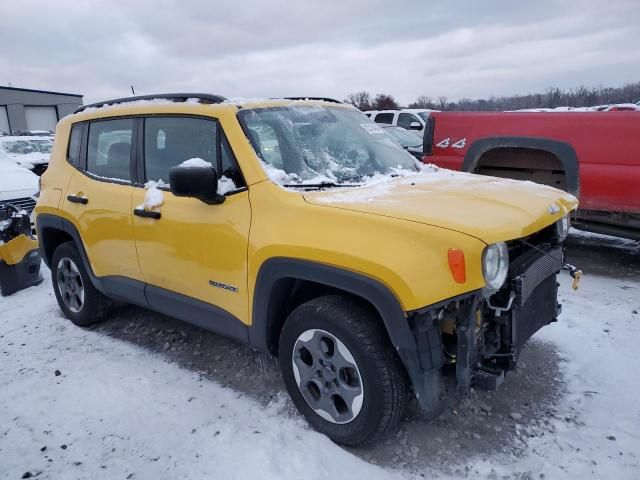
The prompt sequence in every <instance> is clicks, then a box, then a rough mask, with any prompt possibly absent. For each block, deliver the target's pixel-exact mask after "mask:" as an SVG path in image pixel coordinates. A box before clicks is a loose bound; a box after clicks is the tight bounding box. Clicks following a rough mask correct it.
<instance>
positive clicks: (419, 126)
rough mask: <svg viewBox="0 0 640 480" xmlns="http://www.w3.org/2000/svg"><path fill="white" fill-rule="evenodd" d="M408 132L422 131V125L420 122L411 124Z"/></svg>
mask: <svg viewBox="0 0 640 480" xmlns="http://www.w3.org/2000/svg"><path fill="white" fill-rule="evenodd" d="M409 130H422V124H421V123H420V122H411V124H410V125H409Z"/></svg>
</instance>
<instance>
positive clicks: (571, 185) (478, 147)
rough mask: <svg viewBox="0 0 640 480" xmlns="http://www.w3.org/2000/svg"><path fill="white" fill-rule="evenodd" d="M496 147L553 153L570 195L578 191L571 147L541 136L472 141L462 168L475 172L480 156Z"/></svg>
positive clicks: (574, 157)
mask: <svg viewBox="0 0 640 480" xmlns="http://www.w3.org/2000/svg"><path fill="white" fill-rule="evenodd" d="M497 148H528V149H534V150H543V151H546V152H549V153H552V154H553V155H555V156H556V157H557V158H558V160H560V163H561V164H562V167H563V169H564V172H565V175H566V179H567V189H568V191H569V193H571V194H572V195H575V196H578V194H579V192H580V176H579V167H578V156H577V155H576V151H575V150H574V149H573V147H572V146H571V145H570V144H568V143H565V142H560V141H558V140H552V139H550V138H543V137H488V138H481V139H478V140H476V141H474V142H473V144H471V147H469V150H468V151H467V154H466V155H465V157H464V162H463V164H462V170H463V171H465V172H472V173H473V172H475V171H476V168H477V166H478V162H479V161H480V158H481V157H482V156H483V155H484V154H485V153H487V152H488V151H490V150H494V149H497Z"/></svg>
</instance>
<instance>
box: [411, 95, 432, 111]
mask: <svg viewBox="0 0 640 480" xmlns="http://www.w3.org/2000/svg"><path fill="white" fill-rule="evenodd" d="M409 108H429V109H431V110H433V109H435V108H436V104H435V103H433V99H432V98H431V97H429V96H428V95H420V96H419V97H418V98H416V101H415V102H413V103H410V104H409Z"/></svg>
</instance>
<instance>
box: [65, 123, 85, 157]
mask: <svg viewBox="0 0 640 480" xmlns="http://www.w3.org/2000/svg"><path fill="white" fill-rule="evenodd" d="M82 128H83V125H82V124H81V123H78V124H76V125H74V126H73V127H71V135H70V136H69V149H68V150H67V159H68V160H69V163H70V164H71V165H73V166H75V167H77V166H78V165H79V164H80V144H81V142H82Z"/></svg>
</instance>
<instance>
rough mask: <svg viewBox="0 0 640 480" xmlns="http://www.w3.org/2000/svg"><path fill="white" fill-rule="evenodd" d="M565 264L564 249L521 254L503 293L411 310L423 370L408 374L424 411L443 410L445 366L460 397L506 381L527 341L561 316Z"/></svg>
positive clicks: (472, 294)
mask: <svg viewBox="0 0 640 480" xmlns="http://www.w3.org/2000/svg"><path fill="white" fill-rule="evenodd" d="M563 264H564V252H563V249H562V247H561V246H559V245H556V246H551V245H545V246H544V247H543V248H539V247H535V248H529V249H527V250H525V251H519V252H518V256H517V257H516V258H515V259H514V260H513V261H512V262H511V264H510V268H509V276H508V279H507V281H506V283H505V285H504V286H503V287H502V288H501V289H500V290H499V291H498V292H486V291H483V290H476V291H472V292H468V293H466V294H464V295H461V296H458V297H455V298H452V299H449V300H446V301H444V302H440V303H438V304H435V305H431V306H429V307H425V308H422V309H420V310H416V311H413V312H409V322H410V326H411V329H412V332H413V334H414V337H415V340H416V347H417V352H416V355H417V356H418V358H419V364H420V369H421V371H420V372H409V376H410V377H411V379H412V381H413V384H414V390H415V392H416V396H417V398H418V401H419V403H420V404H421V406H422V408H423V409H425V410H427V411H433V410H437V409H438V405H439V404H440V403H441V401H442V398H443V397H444V384H443V381H442V370H443V367H444V366H445V365H446V364H450V365H452V366H454V367H455V379H456V391H457V393H458V394H463V395H464V394H467V393H468V392H469V390H470V389H471V387H477V388H483V389H495V388H497V387H498V386H499V385H500V383H502V381H503V380H504V376H505V373H506V372H507V371H509V370H512V369H513V368H515V366H516V363H517V360H518V356H519V354H520V351H521V349H522V347H523V345H524V344H525V342H526V341H527V340H528V339H529V338H530V337H531V336H532V335H533V334H534V333H536V332H537V331H538V330H539V329H541V328H542V327H543V326H545V325H548V324H549V323H551V322H554V321H555V320H556V319H557V317H558V315H559V314H560V312H561V306H560V305H559V304H558V283H557V275H558V273H559V272H560V270H561V269H562V266H563Z"/></svg>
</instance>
